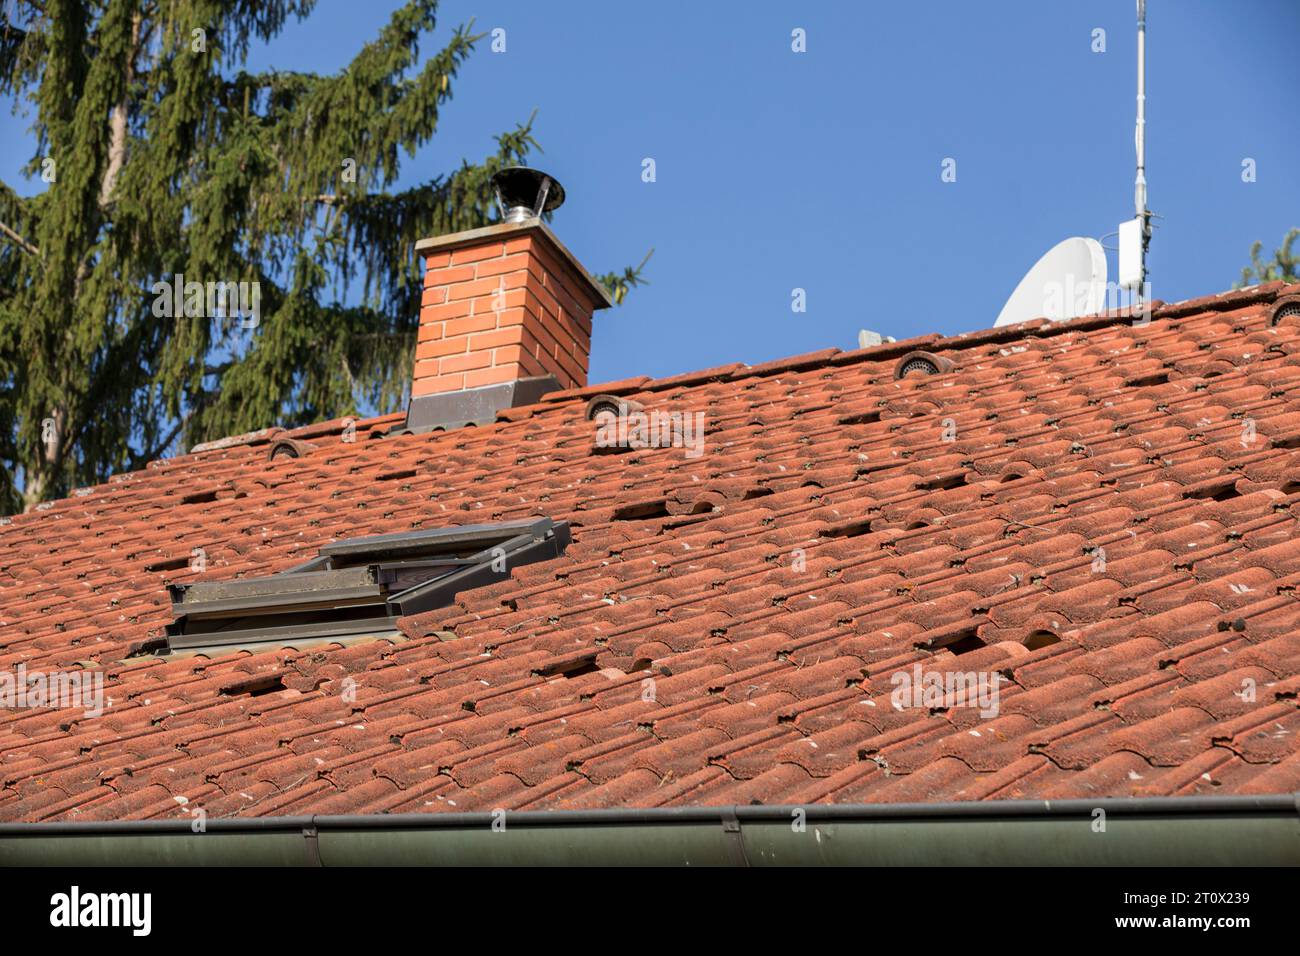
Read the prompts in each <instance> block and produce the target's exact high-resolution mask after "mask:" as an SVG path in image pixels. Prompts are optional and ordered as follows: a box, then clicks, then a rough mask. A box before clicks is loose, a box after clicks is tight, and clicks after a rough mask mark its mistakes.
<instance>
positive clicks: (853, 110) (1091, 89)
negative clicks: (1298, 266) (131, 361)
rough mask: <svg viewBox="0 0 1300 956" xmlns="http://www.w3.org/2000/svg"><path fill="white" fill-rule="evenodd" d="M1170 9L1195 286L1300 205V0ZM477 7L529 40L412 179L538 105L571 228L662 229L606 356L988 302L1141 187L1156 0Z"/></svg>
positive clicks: (1174, 257)
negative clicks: (650, 171) (1136, 148)
mask: <svg viewBox="0 0 1300 956" xmlns="http://www.w3.org/2000/svg"><path fill="white" fill-rule="evenodd" d="M397 5H398V4H397V3H396V2H395V0H371V2H367V3H357V2H356V0H322V2H320V4H319V5H318V7H317V10H316V12H315V13H314V14H313V16H312V17H311V18H310V20H308V21H307V22H305V23H303V24H290V25H289V26H288V27H287V28H286V30H285V32H284V33H283V34H282V35H281V37H280V38H279V39H278V40H277V41H276V42H275V43H274V44H272V45H271V46H270V47H269V48H267V49H261V50H257V51H256V52H255V54H254V59H253V64H252V65H253V66H254V67H257V68H262V67H267V66H276V67H280V68H284V69H309V70H317V71H322V72H323V71H333V70H335V69H337V68H338V67H340V66H342V65H343V64H344V63H346V62H347V61H348V60H349V59H350V58H351V57H352V55H353V54H354V53H355V51H356V50H357V48H358V47H359V46H360V44H361V43H362V42H364V40H366V39H368V38H371V37H373V36H374V35H375V34H376V32H377V30H378V29H379V27H380V25H381V24H382V23H383V22H384V21H385V20H386V19H387V16H388V13H389V12H390V11H391V10H392V9H393V8H394V7H396V6H397ZM1148 8H1149V9H1148V25H1149V32H1148V127H1147V129H1148V176H1149V179H1150V205H1151V208H1152V209H1153V210H1154V211H1155V212H1157V213H1158V214H1160V215H1161V216H1163V217H1164V218H1163V220H1160V221H1159V226H1158V229H1157V232H1156V236H1155V239H1154V242H1153V245H1152V252H1151V257H1150V260H1149V261H1150V267H1151V273H1152V286H1153V289H1152V291H1153V294H1154V295H1155V296H1157V297H1158V298H1162V299H1165V300H1167V301H1173V300H1176V299H1181V298H1187V297H1190V296H1195V295H1200V294H1205V293H1211V292H1217V291H1221V290H1223V289H1226V288H1228V287H1229V286H1231V284H1232V283H1233V282H1234V281H1235V280H1236V279H1237V278H1238V276H1239V271H1240V268H1241V266H1242V265H1244V264H1245V262H1246V260H1247V254H1248V250H1249V247H1250V244H1251V242H1253V241H1254V240H1256V239H1262V240H1263V241H1264V243H1265V248H1266V250H1267V251H1270V252H1271V250H1272V249H1273V248H1274V247H1275V246H1276V245H1277V244H1278V243H1279V242H1280V240H1281V238H1282V235H1283V233H1284V232H1285V231H1286V230H1287V229H1288V228H1290V227H1291V226H1296V225H1300V122H1298V119H1300V117H1298V116H1297V91H1300V58H1298V57H1297V56H1296V53H1295V50H1296V42H1297V40H1300V3H1298V2H1296V0H1233V2H1226V0H1149V3H1148ZM470 17H474V18H475V21H476V23H475V26H476V28H477V29H480V30H491V29H492V28H495V27H502V28H504V29H505V30H506V44H507V50H506V52H505V53H503V54H493V53H491V52H490V50H489V47H488V44H487V42H486V41H484V43H483V44H481V46H480V50H479V52H478V53H476V54H475V55H474V56H473V57H472V58H471V60H470V61H469V63H468V64H467V65H466V66H465V68H464V69H463V71H462V74H461V77H460V80H459V84H458V86H457V88H456V94H455V99H454V100H453V102H452V103H450V104H449V105H448V107H447V108H446V109H445V111H444V114H443V124H442V128H441V132H440V134H439V135H438V136H437V137H436V138H435V140H434V141H433V142H432V143H430V145H429V146H428V147H427V148H426V149H425V150H423V151H422V152H421V153H420V154H419V155H418V156H417V157H416V158H415V159H414V160H407V165H406V170H405V171H406V175H405V177H404V182H405V183H414V182H417V181H419V180H421V179H424V178H427V177H428V176H430V175H433V174H436V173H439V172H442V171H445V170H447V169H449V168H451V167H452V166H453V165H454V164H456V163H458V162H459V161H460V159H461V158H462V157H468V158H470V159H476V158H478V157H481V156H483V155H485V154H486V153H487V152H488V151H489V150H490V148H491V145H492V143H491V137H492V135H493V134H494V133H497V132H500V131H502V130H504V129H507V128H510V127H511V126H513V125H514V123H515V122H517V121H522V120H524V119H526V118H527V117H528V115H529V114H530V113H531V112H532V111H533V109H534V108H536V109H538V111H539V112H538V117H537V123H536V135H537V137H538V139H539V140H540V142H541V143H542V145H543V147H544V148H545V151H546V152H545V155H539V156H536V157H534V161H533V165H536V166H540V167H542V168H544V169H546V170H548V171H550V172H552V173H554V174H555V175H556V176H557V177H558V178H559V179H560V180H561V181H562V182H563V183H564V185H565V187H566V189H567V191H568V196H569V199H568V202H567V204H566V205H565V207H564V208H563V209H562V210H560V211H559V213H557V215H556V218H555V220H554V223H553V225H554V228H555V230H556V232H557V233H558V234H559V235H560V237H561V238H562V239H563V240H564V241H565V243H566V244H568V245H569V247H570V248H571V249H573V251H574V252H575V253H576V254H577V255H578V256H579V257H580V258H581V259H582V260H583V261H584V262H585V263H586V264H587V266H588V268H589V269H591V270H592V271H593V272H603V271H606V270H608V269H613V268H617V267H621V266H623V265H626V264H631V263H635V262H637V261H639V260H640V258H641V256H642V255H643V254H644V253H645V252H646V250H647V249H649V248H650V247H652V246H653V247H654V249H655V255H654V258H653V260H652V261H651V263H650V267H649V270H648V271H649V277H650V279H651V281H652V283H653V284H652V285H650V286H648V287H646V288H643V289H639V290H637V291H636V292H634V293H633V295H632V296H631V297H630V298H629V300H628V303H627V304H626V305H624V306H623V307H622V308H620V309H615V310H611V311H610V312H606V313H603V314H601V315H599V316H598V317H597V320H596V332H595V342H594V345H593V354H592V369H591V379H592V381H593V382H598V381H603V380H608V379H615V378H620V377H624V376H627V375H632V374H651V375H666V374H672V373H675V372H680V371H684V370H687V369H694V368H703V367H707V366H711V365H717V364H722V363H725V362H729V361H736V360H746V361H750V362H759V361H764V360H767V359H771V358H776V357H779V356H782V355H790V354H795V353H799V352H806V351H811V350H814V349H818V348H824V347H827V346H839V347H841V348H852V347H854V346H855V343H856V335H857V330H858V329H859V328H862V327H867V328H872V329H876V330H878V331H881V332H883V333H885V334H889V335H894V336H896V337H898V338H903V337H906V336H910V335H916V334H920V333H924V332H931V331H937V332H943V333H954V332H960V331H966V330H971V329H978V328H985V327H988V326H990V325H992V323H993V320H994V318H995V317H996V316H997V313H998V310H999V309H1000V307H1001V305H1002V303H1003V301H1004V300H1005V298H1006V297H1007V295H1009V294H1010V292H1011V290H1012V288H1013V287H1014V286H1015V284H1016V282H1017V280H1018V279H1019V278H1020V276H1021V274H1022V273H1023V272H1024V270H1025V269H1027V268H1028V267H1029V266H1030V265H1031V264H1032V263H1033V262H1034V260H1035V259H1036V258H1037V257H1038V256H1039V255H1040V254H1041V253H1042V252H1043V251H1045V250H1046V249H1047V248H1048V247H1050V246H1051V245H1053V244H1054V243H1055V242H1056V241H1057V240H1059V239H1062V238H1064V237H1066V236H1070V235H1085V236H1093V237H1098V238H1100V237H1101V236H1102V235H1104V234H1106V233H1110V232H1113V231H1114V230H1115V228H1116V226H1117V224H1118V223H1119V222H1120V220H1121V219H1124V218H1127V217H1130V216H1132V202H1133V199H1132V196H1133V160H1134V157H1133V117H1134V82H1135V69H1136V68H1135V42H1136V41H1135V27H1134V20H1135V17H1134V3H1133V0H1088V2H1079V0H1076V2H1063V0H1054V2H1042V0H998V2H991V3H972V2H969V0H930V2H925V3H920V2H917V3H898V2H891V3H877V2H871V3H867V2H822V3H816V4H812V3H806V2H805V3H792V2H786V3H777V2H754V0H751V2H744V3H741V2H726V3H721V2H719V3H701V2H692V3H686V2H677V0H656V2H654V3H649V4H647V3H609V2H604V3H600V2H594V0H584V2H550V3H542V2H536V0H511V2H484V0H447V2H445V3H444V4H443V6H442V13H441V22H440V25H439V29H438V31H437V32H436V33H435V34H434V35H432V36H431V37H430V38H429V40H428V42H427V44H426V45H425V47H424V51H425V52H426V53H428V54H431V53H432V52H433V51H435V50H436V49H437V48H438V47H439V46H440V45H441V44H442V42H444V41H445V39H446V37H447V35H448V34H449V32H450V30H451V28H452V26H453V25H454V24H457V23H460V22H463V21H465V20H468V19H469V18H470ZM795 27H802V28H804V29H805V30H806V31H807V52H806V53H803V54H796V53H793V52H792V51H791V38H790V33H791V30H792V29H794V28H795ZM1096 27H1101V28H1104V29H1105V30H1106V34H1107V36H1106V41H1107V49H1106V52H1105V53H1101V54H1097V53H1093V52H1092V51H1091V42H1092V36H1091V34H1092V30H1093V29H1094V28H1096ZM26 125H27V121H25V120H21V119H15V118H13V117H11V116H9V115H7V113H6V114H5V115H4V116H2V117H0V142H3V143H4V149H3V151H0V176H2V177H4V179H5V180H6V181H7V182H10V183H11V184H17V185H18V186H19V189H20V191H21V192H24V193H30V192H32V191H34V190H35V189H36V188H37V186H39V183H37V184H22V183H20V182H19V181H18V177H17V169H18V167H19V166H20V165H21V164H22V163H23V162H24V161H26V160H27V159H28V158H29V157H30V155H31V148H30V145H29V144H28V143H26V142H24V135H25V134H24V132H23V131H24V129H25V127H26ZM646 157H652V158H653V159H654V160H655V162H656V166H657V182H655V183H652V184H647V183H643V182H642V181H641V168H642V167H641V164H642V160H643V159H644V158H646ZM945 157H953V158H955V159H956V160H957V164H958V165H957V182H956V183H951V184H945V183H943V182H941V181H940V163H941V161H942V160H943V159H944V158H945ZM1245 157H1251V158H1253V159H1255V161H1256V163H1257V169H1258V180H1257V182H1254V183H1250V184H1246V183H1243V182H1242V180H1241V162H1242V160H1243V158H1245ZM1113 241H1114V240H1113V239H1112V240H1108V242H1109V243H1111V244H1113ZM1110 266H1111V275H1112V278H1113V277H1114V273H1115V262H1114V255H1113V253H1112V254H1111V257H1110ZM795 287H801V288H804V289H806V290H807V303H808V311H807V312H806V313H804V314H794V313H792V312H791V309H790V296H791V290H792V289H793V288H795Z"/></svg>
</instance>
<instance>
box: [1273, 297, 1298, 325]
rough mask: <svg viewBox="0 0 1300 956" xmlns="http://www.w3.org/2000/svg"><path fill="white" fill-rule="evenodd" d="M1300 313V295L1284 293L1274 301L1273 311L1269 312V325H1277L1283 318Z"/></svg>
mask: <svg viewBox="0 0 1300 956" xmlns="http://www.w3.org/2000/svg"><path fill="white" fill-rule="evenodd" d="M1297 315H1300V295H1284V296H1282V298H1280V299H1278V300H1277V301H1276V302H1274V303H1273V311H1272V312H1270V313H1269V320H1268V324H1269V325H1277V324H1278V323H1279V322H1281V321H1282V320H1283V319H1289V318H1292V317H1293V316H1297Z"/></svg>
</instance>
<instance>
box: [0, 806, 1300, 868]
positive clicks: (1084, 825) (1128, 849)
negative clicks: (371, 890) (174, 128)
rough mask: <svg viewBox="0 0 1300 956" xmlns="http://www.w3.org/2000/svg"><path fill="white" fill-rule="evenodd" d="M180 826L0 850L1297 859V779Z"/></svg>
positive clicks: (110, 829) (141, 854)
mask: <svg viewBox="0 0 1300 956" xmlns="http://www.w3.org/2000/svg"><path fill="white" fill-rule="evenodd" d="M1098 811H1101V812H1102V814H1104V824H1105V826H1104V830H1103V829H1101V828H1100V827H1101V825H1100V821H1101V820H1102V819H1103V817H1102V816H1101V815H1099V813H1098ZM194 825H195V824H194V823H192V822H191V821H189V820H184V819H181V820H144V821H117V822H100V823H7V824H0V865H4V866H40V865H46V866H186V865H197V866H223V865H238V866H367V865H388V866H475V865H478V866H482V865H519V866H553V865H605V866H609V865H641V866H660V865H670V866H765V865H842V864H865V865H876V866H916V865H942V866H1008V865H1009V866H1135V865H1136V866H1297V865H1300V794H1283V795H1277V796H1260V797H1242V796H1226V797H1159V798H1143V799H1104V800H1064V801H981V802H964V803H932V804H841V805H813V806H807V807H795V806H734V807H732V806H727V807H701V808H695V807H690V808H661V809H648V810H632V809H616V810H584V811H521V812H507V811H495V812H493V813H431V814H401V815H382V814H379V815H369V816H295V817H253V818H248V819H214V820H209V821H207V824H206V828H205V830H204V832H201V833H196V832H194V830H193V827H194Z"/></svg>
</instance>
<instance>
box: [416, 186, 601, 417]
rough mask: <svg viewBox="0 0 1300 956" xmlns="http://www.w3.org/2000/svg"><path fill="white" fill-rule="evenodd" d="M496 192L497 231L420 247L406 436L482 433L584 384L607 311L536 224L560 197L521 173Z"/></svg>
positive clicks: (570, 259) (580, 271) (577, 267)
mask: <svg viewBox="0 0 1300 956" xmlns="http://www.w3.org/2000/svg"><path fill="white" fill-rule="evenodd" d="M525 174H526V175H525ZM503 180H504V182H503ZM494 184H495V185H496V186H497V188H498V199H499V201H500V203H501V207H502V212H503V215H504V217H505V221H504V222H501V223H499V224H497V225H492V226H486V227H484V228H482V229H473V230H470V231H468V232H459V233H455V234H453V235H449V236H438V237H437V238H434V239H423V240H421V241H420V242H418V243H416V246H415V249H416V253H417V254H419V255H421V256H423V257H424V264H425V270H426V271H425V277H424V295H423V298H422V301H421V305H420V330H419V338H418V342H417V345H416V350H415V374H414V377H413V380H412V385H411V404H410V407H409V409H408V411H407V428H408V429H410V430H411V431H416V432H419V431H429V430H431V429H434V428H439V427H442V428H458V427H461V426H463V425H467V424H484V423H487V422H491V421H493V420H494V419H495V417H496V413H497V412H498V411H500V410H501V409H503V408H511V407H514V406H517V405H527V404H530V403H531V402H535V401H537V400H538V399H539V398H540V397H541V396H542V395H544V394H546V393H547V392H551V391H555V390H557V389H562V388H574V387H581V386H583V385H586V384H587V363H588V354H589V353H590V351H591V317H592V314H593V313H594V312H595V311H596V310H597V309H604V308H608V307H609V306H610V305H611V304H612V303H611V301H610V298H609V295H608V294H607V293H606V292H605V290H604V288H603V287H602V286H601V285H599V284H598V283H597V282H596V281H595V280H594V279H592V278H591V276H589V275H588V274H587V271H586V270H585V269H584V268H583V267H582V264H581V263H580V262H578V260H577V259H576V258H575V257H574V255H573V253H571V252H569V250H568V249H566V248H565V247H564V245H563V244H562V243H561V242H560V240H559V239H557V238H556V237H555V234H554V233H553V232H551V230H550V229H549V228H548V227H547V226H546V224H545V223H544V222H543V221H542V220H541V218H540V215H539V214H540V213H541V212H542V211H544V210H550V209H554V208H556V207H558V206H559V204H560V203H561V202H563V199H564V192H563V190H562V189H561V188H560V186H559V184H558V183H556V182H554V180H551V179H550V178H549V177H547V176H546V175H545V174H543V173H537V172H535V171H533V170H524V169H519V168H515V169H512V170H504V171H503V172H502V173H498V174H497V176H496V177H494ZM539 187H540V192H539ZM548 193H549V195H548ZM521 194H522V195H526V196H527V197H528V199H527V200H526V201H524V200H521V199H520V195H521ZM534 196H537V197H538V198H537V199H536V200H534V199H533V197H534Z"/></svg>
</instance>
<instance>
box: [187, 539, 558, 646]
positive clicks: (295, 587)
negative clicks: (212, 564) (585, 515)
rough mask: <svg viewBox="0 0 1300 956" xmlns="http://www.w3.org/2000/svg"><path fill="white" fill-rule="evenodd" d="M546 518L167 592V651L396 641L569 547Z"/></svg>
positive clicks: (372, 544) (355, 544)
mask: <svg viewBox="0 0 1300 956" xmlns="http://www.w3.org/2000/svg"><path fill="white" fill-rule="evenodd" d="M570 540H571V537H570V534H569V526H568V523H567V522H564V521H559V522H556V521H552V520H551V519H550V518H529V519H523V520H519V521H504V522H497V523H494V524H482V525H459V526H453V527H448V528H432V529H420V530H416V531H408V532H401V533H398V534H387V535H374V536H370V537H365V538H350V539H343V540H340V541H333V542H330V543H329V544H326V545H324V546H323V547H321V549H320V552H319V553H318V555H317V556H316V557H315V558H313V559H312V560H310V561H308V562H305V563H304V564H300V565H298V566H296V567H294V568H290V569H288V570H287V571H282V572H280V573H278V574H273V575H268V576H265V577H258V578H237V579H234V580H229V581H199V582H193V583H187V584H173V585H171V586H170V588H169V590H170V593H171V599H172V613H173V620H172V622H171V623H170V624H169V625H168V626H167V629H166V645H167V646H166V650H165V651H164V652H163V653H168V652H175V651H211V650H222V649H229V650H233V649H235V648H239V647H245V646H248V645H267V644H279V645H285V644H290V645H300V644H304V643H320V642H321V641H325V640H329V639H331V638H345V637H364V636H371V635H375V636H378V635H384V634H393V633H395V632H396V631H397V620H398V618H401V617H407V616H410V615H412V614H421V613H424V612H426V611H431V610H437V609H438V608H442V607H447V606H449V605H451V604H453V603H454V602H455V600H456V597H457V595H458V594H460V593H461V592H463V591H469V590H472V589H474V588H478V587H483V586H485V585H488V584H493V583H495V582H497V581H501V580H504V579H506V578H508V577H509V576H510V570H511V569H512V568H515V567H520V566H522V565H525V564H533V563H536V562H538V561H546V560H551V559H553V558H556V557H559V556H560V555H561V554H563V553H564V551H565V549H566V548H567V547H568V545H569V543H570Z"/></svg>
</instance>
